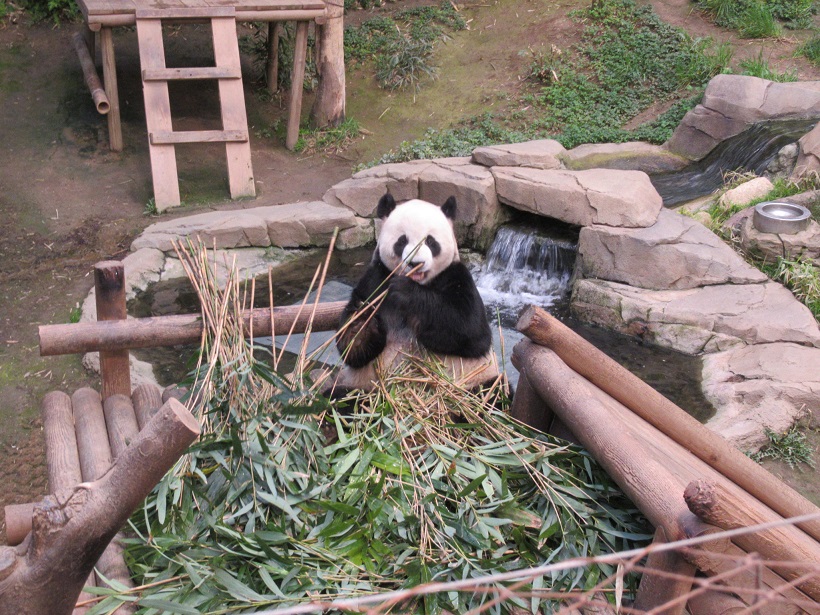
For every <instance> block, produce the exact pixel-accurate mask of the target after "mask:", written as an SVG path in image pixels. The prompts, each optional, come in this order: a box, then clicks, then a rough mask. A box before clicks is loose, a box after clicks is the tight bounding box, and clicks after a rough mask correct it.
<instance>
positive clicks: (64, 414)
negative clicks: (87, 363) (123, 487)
mask: <svg viewBox="0 0 820 615" xmlns="http://www.w3.org/2000/svg"><path fill="white" fill-rule="evenodd" d="M41 415H42V418H43V435H44V437H45V445H46V472H47V474H48V489H49V492H50V493H59V492H63V491H68V490H70V489H73V488H74V487H75V486H76V485H78V484H80V483H81V482H82V480H83V475H82V470H81V469H80V456H79V452H78V451H77V436H76V434H75V432H74V413H73V411H72V408H71V398H70V397H69V396H68V395H66V394H65V393H63V392H61V391H52V392H50V393H46V395H45V397H43V402H42V404H41ZM32 509H33V505H32ZM28 526H29V529H30V528H31V518H29V521H28ZM85 584H86V585H88V586H94V585H96V584H97V576H96V575H95V574H94V573H93V572H91V573H90V574H89V575H88V578H87V579H86V582H85ZM92 597H93V596H92V595H91V594H87V593H85V592H82V593H81V594H80V599H81V600H88V599H90V598H92ZM87 610H88V609H84V608H77V609H75V610H74V615H82V613H85V612H86V611H87Z"/></svg>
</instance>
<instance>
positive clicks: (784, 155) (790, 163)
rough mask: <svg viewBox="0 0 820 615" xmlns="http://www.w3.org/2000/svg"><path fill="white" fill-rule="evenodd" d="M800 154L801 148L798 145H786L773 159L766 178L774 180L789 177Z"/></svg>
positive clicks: (767, 169)
mask: <svg viewBox="0 0 820 615" xmlns="http://www.w3.org/2000/svg"><path fill="white" fill-rule="evenodd" d="M798 153H799V148H798V146H797V143H789V144H788V145H784V146H783V147H782V148H780V151H779V152H777V154H776V155H775V157H774V158H772V161H771V162H770V163H769V166H767V167H766V177H768V178H770V179H772V178H782V177H788V176H789V175H791V174H792V171H794V168H795V165H796V163H797V155H798Z"/></svg>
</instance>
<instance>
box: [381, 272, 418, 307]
mask: <svg viewBox="0 0 820 615" xmlns="http://www.w3.org/2000/svg"><path fill="white" fill-rule="evenodd" d="M418 288H419V284H418V283H417V282H414V281H413V280H411V279H410V278H409V277H407V276H405V275H397V276H393V277H392V278H390V287H389V290H388V293H387V301H388V304H389V305H390V306H391V307H393V308H396V309H402V308H406V307H408V306H409V305H410V302H411V300H412V298H413V296H414V294H415V293H417V292H418Z"/></svg>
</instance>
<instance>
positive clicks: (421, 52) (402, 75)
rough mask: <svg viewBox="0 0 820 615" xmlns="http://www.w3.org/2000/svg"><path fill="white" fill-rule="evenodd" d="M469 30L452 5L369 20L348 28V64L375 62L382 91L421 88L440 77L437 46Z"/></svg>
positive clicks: (446, 3)
mask: <svg viewBox="0 0 820 615" xmlns="http://www.w3.org/2000/svg"><path fill="white" fill-rule="evenodd" d="M465 27H466V23H465V22H464V19H463V18H462V17H461V15H459V14H458V13H457V12H456V10H455V9H454V8H453V5H452V4H451V3H450V2H444V3H442V4H441V6H439V7H434V6H423V7H416V8H410V9H403V10H401V11H398V12H396V13H395V14H394V15H393V17H392V18H391V17H375V18H373V19H368V20H367V21H365V22H364V23H362V25H360V26H358V27H348V28H346V29H345V41H344V45H345V63H346V65H347V66H349V67H352V66H355V65H356V64H357V63H362V64H369V63H370V62H372V63H373V65H374V67H375V71H376V79H377V81H378V83H379V86H380V87H382V88H385V89H390V90H395V89H401V88H408V87H411V88H415V89H418V88H419V84H420V83H421V80H422V79H423V78H424V77H431V78H434V77H435V76H436V73H437V71H436V68H435V66H433V64H432V56H433V50H434V48H435V45H436V43H437V42H438V41H440V40H442V39H446V38H447V37H448V36H449V33H450V32H453V31H457V30H462V29H464V28H465Z"/></svg>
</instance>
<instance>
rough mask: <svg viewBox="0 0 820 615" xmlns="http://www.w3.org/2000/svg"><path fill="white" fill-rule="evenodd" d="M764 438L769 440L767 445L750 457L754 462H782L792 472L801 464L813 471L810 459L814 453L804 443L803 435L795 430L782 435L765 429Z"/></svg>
mask: <svg viewBox="0 0 820 615" xmlns="http://www.w3.org/2000/svg"><path fill="white" fill-rule="evenodd" d="M766 437H767V438H768V439H769V443H768V444H766V445H765V446H764V447H763V448H762V449H761V450H760V451H759V452H757V453H754V454H752V455H750V457H751V458H752V459H754V460H755V461H756V462H758V463H760V462H762V461H765V460H767V459H771V460H775V461H783V462H784V463H786V464H787V465H788V466H789V467H790V468H791V469H793V470H794V469H796V468H797V467H798V466H800V465H801V464H805V465H808V466H809V467H810V468H812V469H814V467H815V463H814V459H813V458H812V454H813V453H814V451H813V449H812V447H811V445H810V444H809V443H808V442H807V441H806V434H805V433H803V432H801V431H798V430H797V429H796V428H792V429H790V430H789V431H787V432H786V433H782V434H779V433H775V432H774V431H771V430H770V429H767V430H766Z"/></svg>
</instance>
